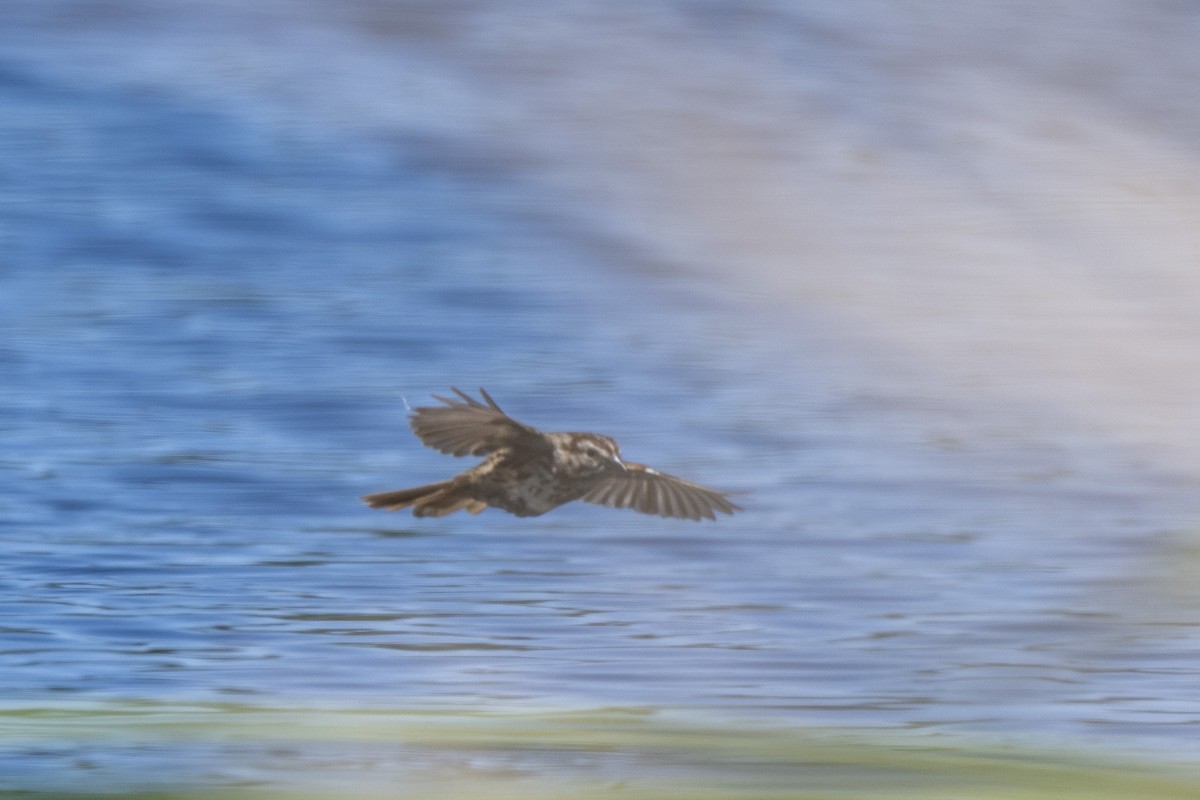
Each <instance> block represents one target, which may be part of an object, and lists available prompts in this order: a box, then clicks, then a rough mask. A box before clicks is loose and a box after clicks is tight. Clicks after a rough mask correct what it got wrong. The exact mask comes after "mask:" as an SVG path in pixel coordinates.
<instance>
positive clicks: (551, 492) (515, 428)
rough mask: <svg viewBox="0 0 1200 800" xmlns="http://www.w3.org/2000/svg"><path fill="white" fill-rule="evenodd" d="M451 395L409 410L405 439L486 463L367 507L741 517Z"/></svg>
mask: <svg viewBox="0 0 1200 800" xmlns="http://www.w3.org/2000/svg"><path fill="white" fill-rule="evenodd" d="M450 388H451V389H452V390H453V392H454V393H455V394H456V395H457V397H452V398H450V397H442V396H440V395H434V396H433V397H434V399H436V400H439V401H441V403H442V405H440V406H424V407H419V408H416V409H414V410H413V413H412V416H411V417H410V419H409V423H410V425H411V427H412V430H413V433H415V434H416V435H417V437H418V438H419V439H420V440H421V442H422V443H424V444H425V445H426V446H428V447H432V448H433V449H434V450H438V451H440V452H442V453H446V454H448V455H452V456H466V455H471V456H486V458H485V459H484V460H483V461H482V462H481V463H479V464H477V465H476V466H474V467H471V468H470V469H468V470H466V471H465V472H461V473H459V474H458V475H455V476H454V477H452V478H449V479H448V480H444V481H439V482H437V483H429V484H425V485H424V486H414V487H412V488H408V489H396V490H393V491H389V492H379V493H377V494H368V495H365V496H364V497H363V498H362V500H363V502H365V503H366V504H367V505H368V506H370V507H371V508H382V509H386V510H388V511H399V510H401V509H405V508H411V509H412V514H413V516H414V517H444V516H446V515H447V514H453V513H454V512H456V511H460V510H465V511H467V512H468V513H470V514H478V513H479V512H481V511H483V510H484V509H485V508H488V507H491V508H498V509H502V510H504V511H507V512H508V513H510V514H514V515H516V516H518V517H537V516H541V515H542V514H545V513H546V512H547V511H551V510H553V509H555V508H558V507H559V506H561V505H563V504H564V503H569V502H571V501H573V500H583V501H584V502H587V503H596V504H598V505H602V506H608V507H610V508H631V509H633V510H635V511H640V512H642V513H643V514H657V515H658V516H660V517H672V518H675V519H689V520H696V521H699V520H700V519H702V518H704V519H710V520H715V519H716V514H715V513H714V512H721V513H722V514H732V513H733V512H735V511H741V510H742V508H741V507H740V506H738V505H736V504H734V503H733V502H731V501H730V500H729V499H728V498H727V497H726V494H727V493H726V492H720V491H717V490H716V489H710V488H708V487H707V486H701V485H700V484H698V483H692V482H691V481H687V480H684V479H683V478H677V477H675V476H674V475H668V474H667V473H665V472H659V471H658V470H656V469H651V468H650V467H647V466H646V465H645V464H638V463H635V462H633V461H625V460H623V459H622V458H621V451H620V448H618V447H617V443H616V442H615V441H613V440H612V439H610V438H609V437H607V436H602V435H600V434H598V433H574V432H568V433H546V432H542V431H539V430H538V429H537V428H533V427H531V426H529V425H525V424H524V423H521V422H517V421H516V420H515V419H513V418H512V417H510V416H509V415H508V414H506V413H504V411H502V410H501V409H500V406H498V405H496V401H495V400H493V399H492V398H491V395H489V394H488V393H487V392H486V391H485V390H484V389H483V388H480V389H479V396H480V397H481V398H482V402H481V401H480V400H478V399H476V398H474V397H472V396H470V395H468V394H467V393H465V392H463V391H462V390H461V389H458V388H456V387H453V386H452V387H450Z"/></svg>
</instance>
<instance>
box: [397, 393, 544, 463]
mask: <svg viewBox="0 0 1200 800" xmlns="http://www.w3.org/2000/svg"><path fill="white" fill-rule="evenodd" d="M450 388H451V389H452V390H453V391H454V393H455V394H456V395H458V397H457V398H452V397H442V396H440V395H434V399H436V400H440V401H441V402H442V403H443V404H444V405H441V406H422V407H420V408H417V409H414V411H413V414H412V417H411V418H410V419H409V424H410V425H411V426H412V429H413V433H415V434H416V435H417V436H418V437H419V438H420V439H421V441H422V442H423V443H424V444H425V445H427V446H428V447H432V448H433V449H434V450H438V451H440V452H443V453H447V454H449V455H452V456H466V455H471V456H482V455H487V454H489V453H494V452H496V451H497V450H499V449H501V448H504V447H512V448H518V449H519V448H528V449H541V448H546V447H549V444H548V443H547V442H546V441H545V439H544V438H543V437H542V435H541V433H540V432H539V431H538V430H537V429H536V428H532V427H530V426H528V425H522V424H521V423H520V422H517V421H516V420H515V419H513V418H512V417H510V416H508V415H507V414H505V413H504V412H503V411H502V410H501V409H500V406H498V405H496V401H495V400H493V399H492V397H491V395H489V394H488V393H487V392H486V391H484V390H483V389H482V388H481V389H480V390H479V394H480V396H481V397H483V399H484V401H485V402H482V403H481V402H480V401H479V400H477V399H475V398H474V397H471V396H470V395H469V394H467V393H466V392H464V391H462V390H461V389H459V388H457V387H454V386H452V387H450Z"/></svg>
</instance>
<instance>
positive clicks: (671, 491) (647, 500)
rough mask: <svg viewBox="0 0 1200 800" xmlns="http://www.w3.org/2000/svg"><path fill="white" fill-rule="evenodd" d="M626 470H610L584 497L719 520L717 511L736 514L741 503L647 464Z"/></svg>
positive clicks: (649, 511) (682, 516)
mask: <svg viewBox="0 0 1200 800" xmlns="http://www.w3.org/2000/svg"><path fill="white" fill-rule="evenodd" d="M625 468H626V470H627V471H626V472H619V473H610V474H608V475H606V476H605V477H604V479H603V480H601V481H600V483H598V484H597V485H596V486H595V487H594V488H593V489H592V490H591V491H590V492H588V493H587V494H585V495H584V496H583V500H585V501H587V502H589V503H597V504H598V505H602V506H608V507H609V508H632V509H634V510H635V511H640V512H642V513H643V514H658V515H659V516H660V517H674V518H675V519H694V520H699V519H700V518H701V517H706V518H708V519H714V520H715V519H716V518H717V517H716V515H715V514H714V513H713V512H714V511H720V512H721V513H723V514H732V513H733V512H734V511H741V510H742V508H741V506H738V505H735V504H734V503H731V502H730V501H729V499H728V498H726V497H725V494H724V492H718V491H717V490H716V489H710V488H708V487H707V486H701V485H700V484H698V483H692V482H691V481H685V480H684V479H683V478H676V477H675V476H674V475H668V474H666V473H665V472H659V471H658V470H655V469H651V468H650V467H647V466H646V465H645V464H635V463H632V462H630V461H626V462H625Z"/></svg>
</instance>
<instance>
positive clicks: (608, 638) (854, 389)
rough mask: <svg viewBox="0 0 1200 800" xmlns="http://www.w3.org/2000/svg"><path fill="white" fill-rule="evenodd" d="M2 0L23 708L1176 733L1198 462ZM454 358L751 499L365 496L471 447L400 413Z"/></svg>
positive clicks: (409, 480)
mask: <svg viewBox="0 0 1200 800" xmlns="http://www.w3.org/2000/svg"><path fill="white" fill-rule="evenodd" d="M24 5H26V4H16V5H15V6H14V8H22V7H23V6H24ZM28 5H29V8H28V9H23V11H24V13H25V15H26V18H25V22H24V27H22V26H16V27H13V28H10V29H8V30H7V31H6V32H5V33H4V34H3V37H4V39H5V40H6V46H7V52H8V53H9V54H8V55H7V56H5V55H3V53H4V52H5V51H4V50H0V109H2V113H0V192H2V194H0V231H2V234H0V236H2V239H0V241H2V244H3V247H2V248H0V371H2V374H3V376H4V377H3V386H4V391H3V393H0V434H2V436H3V440H4V442H5V444H6V446H5V447H4V449H3V452H2V453H0V480H2V484H3V496H2V499H0V675H2V676H3V685H4V687H5V691H4V694H3V705H4V706H5V707H6V708H8V709H22V708H63V709H69V708H79V707H95V705H96V704H106V703H112V704H117V705H128V704H153V703H163V704H177V703H215V702H223V701H236V702H238V703H248V704H261V705H264V706H271V707H289V706H304V707H313V706H318V707H326V708H332V709H359V708H380V707H386V708H395V709H413V710H463V711H477V710H485V711H486V710H493V711H507V710H531V709H532V710H562V709H574V708H595V707H607V706H619V707H636V708H640V709H647V710H649V711H689V712H691V711H694V712H702V713H705V714H712V715H714V716H716V717H717V718H718V719H720V718H727V719H736V720H746V719H754V718H757V717H767V718H770V719H772V720H774V721H776V722H783V723H787V724H794V725H798V726H808V725H828V726H835V727H847V728H860V729H866V730H887V731H915V732H917V734H919V735H925V734H929V733H933V734H938V735H949V734H954V733H970V734H986V735H993V736H997V737H1001V738H1004V739H1006V740H1012V741H1021V740H1022V739H1025V738H1027V737H1029V736H1031V735H1037V736H1046V737H1049V738H1052V739H1055V740H1057V741H1068V742H1080V741H1087V742H1093V743H1098V744H1099V745H1100V746H1118V745H1119V746H1122V747H1133V748H1135V749H1147V750H1158V751H1160V752H1161V751H1165V752H1167V753H1168V754H1169V755H1174V756H1178V757H1188V756H1189V755H1190V754H1191V753H1193V752H1194V749H1195V747H1196V746H1197V743H1198V742H1200V727H1197V720H1200V702H1198V701H1197V698H1196V695H1195V692H1194V686H1195V681H1196V678H1197V668H1196V662H1195V654H1196V653H1197V652H1200V635H1198V633H1197V628H1196V626H1195V624H1194V622H1193V619H1192V618H1191V617H1190V616H1189V614H1188V609H1187V608H1186V607H1181V606H1178V605H1175V604H1174V600H1173V599H1171V598H1170V597H1165V596H1164V597H1163V598H1161V599H1155V598H1154V597H1153V596H1152V591H1151V590H1150V589H1149V588H1147V584H1146V583H1145V580H1146V578H1145V573H1144V570H1145V569H1147V568H1148V566H1147V565H1150V564H1153V563H1155V562H1154V557H1155V553H1156V552H1157V550H1156V548H1158V547H1160V546H1163V545H1165V544H1169V543H1170V542H1171V541H1173V540H1174V537H1175V536H1176V532H1177V531H1178V530H1180V529H1181V528H1183V527H1185V526H1186V525H1187V524H1188V522H1189V520H1190V519H1191V513H1192V511H1193V510H1194V509H1193V506H1194V503H1193V501H1192V500H1191V498H1190V495H1191V493H1193V490H1194V487H1193V486H1191V485H1190V484H1188V483H1187V482H1186V481H1185V482H1180V481H1174V482H1172V481H1170V480H1165V479H1164V478H1163V475H1162V473H1160V472H1159V471H1156V470H1155V468H1154V467H1153V465H1146V464H1144V463H1142V462H1136V463H1141V468H1140V470H1139V469H1137V468H1131V464H1134V463H1135V461H1136V460H1135V458H1134V457H1133V456H1131V455H1129V454H1127V453H1124V452H1123V451H1121V450H1120V448H1118V447H1116V446H1114V445H1112V444H1111V443H1109V442H1107V441H1105V440H1104V439H1103V438H1101V437H1092V436H1089V435H1088V434H1087V432H1086V431H1076V430H1072V429H1070V428H1062V429H1054V428H1053V424H1052V423H1048V424H1047V426H1046V427H1042V428H1038V427H1036V426H1035V425H1034V424H1032V423H1031V424H1030V427H1029V428H1021V427H1013V423H1012V420H1013V419H1014V416H1013V415H1014V413H1016V414H1017V415H1018V416H1017V417H1016V418H1017V419H1020V418H1021V417H1020V416H1019V415H1020V414H1021V413H1025V412H1021V411H1020V410H1018V411H1016V412H1014V411H1013V409H1004V410H1003V411H998V410H997V409H993V408H988V407H986V406H983V407H979V408H967V407H962V406H960V405H956V404H955V403H952V402H949V401H945V400H942V399H940V398H939V397H938V394H937V392H935V391H929V392H922V391H920V390H918V389H914V386H915V385H916V384H914V383H913V381H912V379H911V375H906V374H905V373H904V366H903V364H902V363H897V359H896V356H895V354H889V353H872V352H869V351H867V350H866V349H864V348H863V346H862V344H861V342H860V341H859V340H858V339H856V337H855V336H854V335H853V332H851V331H844V330H838V329H837V328H836V327H829V328H827V327H823V326H822V322H821V319H822V317H821V316H820V314H819V313H816V312H814V314H813V316H812V318H808V317H805V316H804V315H790V314H788V313H785V312H783V311H781V310H780V309H779V308H778V307H777V306H775V305H773V304H772V303H770V302H769V298H763V297H760V296H755V295H754V294H753V293H747V292H746V291H745V290H744V289H735V288H734V287H733V286H732V285H731V284H729V283H728V282H724V281H723V280H722V279H721V278H720V277H715V276H713V275H711V274H700V273H694V272H691V271H689V269H688V267H687V265H686V264H681V263H675V262H672V261H670V260H669V259H664V257H663V255H662V253H661V252H657V251H655V250H654V249H653V248H650V247H646V246H643V244H642V243H641V242H640V241H639V240H638V238H637V237H636V236H635V235H633V234H632V233H630V234H628V235H622V232H621V231H619V230H613V229H612V227H611V226H610V225H608V224H601V223H598V222H594V221H593V220H592V219H591V218H590V217H589V215H588V213H587V211H588V209H587V208H586V206H583V205H581V204H580V203H578V202H572V201H571V199H570V198H565V197H554V196H547V195H546V194H545V193H544V192H543V191H542V185H541V184H538V183H537V182H535V181H532V180H530V179H529V177H528V175H527V174H526V172H525V171H524V168H523V167H522V165H521V164H520V163H503V162H500V163H497V162H493V161H491V160H489V158H490V154H489V151H488V150H487V149H486V148H485V147H482V146H481V145H480V144H479V142H474V144H472V143H470V142H468V143H467V144H464V143H463V142H461V141H456V140H454V139H453V138H452V137H445V138H438V137H437V136H432V135H430V134H429V132H428V131H426V130H416V129H415V127H420V126H414V128H408V127H405V126H404V125H401V124H396V125H394V126H392V127H388V126H387V125H383V124H372V125H369V126H354V125H345V124H335V123H333V122H331V121H330V120H328V119H325V118H324V117H323V116H322V115H320V114H317V113H312V112H311V111H310V110H309V109H306V108H304V107H296V108H292V112H291V113H292V114H293V116H289V115H288V114H287V113H284V111H286V110H287V105H286V103H284V101H282V100H280V101H279V103H280V106H279V107H272V108H269V109H268V111H269V113H267V112H264V106H263V104H262V103H259V102H255V101H254V99H253V96H252V95H246V94H243V93H240V92H237V91H233V90H232V89H231V90H229V91H227V92H225V91H224V90H223V87H221V86H220V85H219V82H213V84H212V85H206V86H205V87H204V89H205V91H198V90H197V89H196V87H195V86H194V85H191V84H188V83H187V82H186V81H183V80H182V79H181V78H180V77H179V76H178V75H174V76H173V75H170V74H168V75H166V76H158V77H154V78H153V79H151V77H148V76H146V75H143V76H141V77H140V78H139V79H136V80H135V79H134V78H133V77H131V74H134V72H136V71H135V70H134V69H133V67H130V66H129V59H132V61H134V62H136V60H137V59H136V57H129V56H128V54H126V55H127V58H126V60H117V61H114V63H113V65H112V66H111V68H110V69H105V67H104V59H102V58H96V59H95V60H94V61H93V62H86V63H79V62H76V61H73V60H72V58H73V57H74V56H72V57H63V58H62V59H57V58H55V57H53V56H52V55H50V53H51V52H53V50H52V48H53V46H61V45H62V44H63V41H64V39H63V38H62V37H65V41H68V42H69V43H72V44H73V45H74V46H76V47H82V45H81V44H80V40H79V39H77V38H74V37H76V36H78V35H79V34H78V32H77V31H76V30H75V29H74V28H73V27H72V25H71V24H68V23H65V22H63V23H61V25H60V24H59V22H55V21H54V20H49V21H48V20H47V18H45V17H43V16H41V15H40V12H38V11H37V10H36V8H35V7H34V4H28ZM131 8H136V6H131ZM189 13H190V12H189ZM181 24H182V23H181ZM101 29H102V33H101V34H97V33H96V31H95V30H91V29H88V30H86V31H85V33H87V34H88V35H89V36H91V35H94V36H96V39H95V41H96V43H97V44H96V47H97V48H98V51H99V52H105V50H106V48H108V49H112V50H114V51H116V50H122V49H127V50H129V51H131V52H133V53H134V54H135V55H136V54H137V53H138V52H139V48H143V47H144V48H147V50H148V51H149V50H150V49H151V48H152V47H158V46H160V45H154V44H153V43H152V42H150V41H149V40H146V41H143V40H142V39H141V38H139V37H138V36H134V35H132V34H128V35H127V34H125V33H123V32H122V28H121V26H120V25H114V26H113V27H112V28H105V27H104V26H101ZM131 30H134V29H131ZM39 44H42V45H44V47H42V48H39V46H38V45H39ZM72 52H73V53H75V54H76V55H78V51H72ZM85 52H86V51H85ZM154 52H155V53H157V52H158V51H157V50H155V51H154ZM347 55H349V54H347ZM155 57H161V56H160V55H156V56H155ZM294 57H295V58H296V59H297V60H298V61H302V60H303V55H302V54H300V53H296V54H294ZM80 58H81V59H82V57H80ZM85 61H86V60H85ZM173 88H174V89H177V90H173ZM281 108H282V109H283V110H281ZM447 115H448V116H453V115H452V114H451V113H450V112H447ZM530 169H532V167H530ZM450 385H459V386H463V387H464V388H473V387H476V386H485V387H487V389H488V390H489V391H490V392H491V393H492V395H493V396H494V397H495V398H496V399H497V400H498V401H499V402H500V404H501V405H502V406H504V407H505V408H506V410H508V411H509V412H510V413H512V414H513V415H514V416H516V417H517V418H519V419H521V420H523V421H528V422H530V423H531V424H534V425H538V426H540V427H544V428H548V429H591V430H596V431H599V432H603V433H606V434H609V435H612V436H614V437H615V438H616V439H617V440H618V441H619V442H621V444H622V446H623V449H624V451H625V453H626V455H628V456H629V457H631V458H634V459H636V460H638V461H645V462H647V463H650V464H653V465H656V466H659V467H660V468H662V469H665V470H668V471H671V472H675V473H679V474H683V475H686V476H688V477H691V478H694V479H696V480H700V481H703V482H706V483H709V484H712V485H715V486H719V487H721V488H724V489H729V490H733V491H739V492H744V493H745V494H743V495H742V496H741V499H740V500H739V502H741V503H742V504H743V505H745V507H746V511H745V513H742V514H739V515H737V516H735V517H733V518H728V519H722V520H720V522H719V523H718V524H715V525H713V524H691V523H683V522H674V521H664V520H660V519H657V518H650V517H641V516H638V515H635V514H632V513H628V512H626V513H620V512H615V511H611V510H608V509H601V508H594V507H588V506H582V505H581V506H578V507H567V508H564V509H560V510H559V511H556V512H555V513H553V514H552V515H548V516H546V517H542V518H538V519H533V520H517V519H514V518H511V517H507V516H505V515H503V514H500V513H498V512H494V511H492V512H487V513H485V514H483V515H482V516H480V517H468V516H466V515H457V516H455V517H451V518H448V519H444V520H420V521H417V520H413V519H412V518H411V517H407V516H404V515H387V514H383V513H380V512H375V511H370V510H368V509H366V508H365V507H364V506H362V505H361V504H360V502H359V501H358V496H359V495H361V494H363V493H366V492H371V491H379V490H383V489H388V488H394V487H397V486H401V485H405V484H416V483H420V482H424V481H428V480H433V479H437V478H440V477H444V476H446V475H448V474H450V473H451V472H452V471H455V470H457V469H460V468H462V467H463V466H465V463H464V462H462V461H454V460H452V459H449V458H446V457H444V456H440V455H438V454H436V453H433V452H432V451H429V450H424V449H422V448H421V447H420V445H419V443H418V442H417V441H416V440H415V438H414V437H413V436H412V435H411V434H410V433H409V432H408V429H407V425H406V422H405V414H406V411H405V405H406V403H407V404H409V405H417V404H421V403H426V402H428V401H429V400H430V394H431V393H435V392H437V393H444V392H445V391H446V390H447V388H448V387H449V386H450ZM998 413H1000V414H1002V415H1003V419H1004V420H1005V422H1004V423H1003V424H997V423H996V422H995V420H996V416H994V415H995V414H998ZM1028 415H1029V417H1030V418H1032V417H1033V416H1034V413H1033V412H1032V411H1030V412H1028ZM1006 426H1007V427H1006ZM1146 597H1150V599H1149V600H1148V601H1147V602H1146V603H1144V604H1143V603H1135V602H1131V601H1130V598H1146ZM43 756H44V754H43ZM38 758H39V756H37V755H29V754H28V753H27V752H25V751H21V750H18V751H16V752H15V753H7V754H6V756H5V758H4V762H5V764H6V766H7V767H8V768H9V769H13V770H18V771H19V770H20V769H22V768H24V767H25V766H32V764H33V763H34V762H36V761H37V760H38ZM23 765H24V766H23ZM56 769H58V767H56ZM67 769H68V771H69V770H70V767H67Z"/></svg>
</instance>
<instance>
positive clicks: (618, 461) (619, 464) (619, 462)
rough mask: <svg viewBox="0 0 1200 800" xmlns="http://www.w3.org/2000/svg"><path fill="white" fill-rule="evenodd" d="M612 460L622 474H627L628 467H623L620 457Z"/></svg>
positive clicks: (623, 463) (614, 457)
mask: <svg viewBox="0 0 1200 800" xmlns="http://www.w3.org/2000/svg"><path fill="white" fill-rule="evenodd" d="M612 460H613V461H614V462H615V463H616V465H617V466H618V467H620V468H621V471H622V472H629V467H627V466H625V462H624V461H622V460H621V457H620V456H613V457H612Z"/></svg>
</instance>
